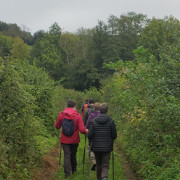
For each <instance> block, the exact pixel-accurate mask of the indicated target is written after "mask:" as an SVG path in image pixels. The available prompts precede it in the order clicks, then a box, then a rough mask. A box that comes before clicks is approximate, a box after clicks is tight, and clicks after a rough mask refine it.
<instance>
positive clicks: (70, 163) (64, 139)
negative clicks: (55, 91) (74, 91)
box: [55, 100, 88, 178]
mask: <svg viewBox="0 0 180 180" xmlns="http://www.w3.org/2000/svg"><path fill="white" fill-rule="evenodd" d="M75 106H76V103H75V101H73V100H69V101H68V102H67V108H65V109H64V111H63V112H61V113H60V114H59V116H58V118H57V120H56V123H55V127H56V129H60V128H61V127H62V131H61V139H60V142H61V145H62V147H63V151H64V172H65V176H66V178H70V175H71V172H72V173H74V172H75V171H76V166H77V158H76V152H77V148H78V145H79V142H80V137H79V131H80V132H81V133H82V134H87V132H88V130H87V129H85V127H84V124H83V121H82V117H81V115H80V114H79V113H78V112H77V111H76V109H75Z"/></svg>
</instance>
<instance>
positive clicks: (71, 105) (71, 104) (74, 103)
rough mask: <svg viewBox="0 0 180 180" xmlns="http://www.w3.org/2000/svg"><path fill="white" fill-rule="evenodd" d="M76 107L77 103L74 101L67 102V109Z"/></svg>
mask: <svg viewBox="0 0 180 180" xmlns="http://www.w3.org/2000/svg"><path fill="white" fill-rule="evenodd" d="M75 106H76V102H75V101H73V100H69V101H68V102H67V107H71V108H74V107H75Z"/></svg>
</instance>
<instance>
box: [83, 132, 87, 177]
mask: <svg viewBox="0 0 180 180" xmlns="http://www.w3.org/2000/svg"><path fill="white" fill-rule="evenodd" d="M85 154H86V134H85V145H84V152H83V174H84V164H85Z"/></svg>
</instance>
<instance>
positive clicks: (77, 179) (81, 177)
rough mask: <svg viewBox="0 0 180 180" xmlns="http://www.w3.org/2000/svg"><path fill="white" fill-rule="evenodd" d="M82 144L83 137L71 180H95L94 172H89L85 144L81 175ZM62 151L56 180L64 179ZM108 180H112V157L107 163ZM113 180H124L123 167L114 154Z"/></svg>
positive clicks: (83, 137) (83, 142)
mask: <svg viewBox="0 0 180 180" xmlns="http://www.w3.org/2000/svg"><path fill="white" fill-rule="evenodd" d="M84 144H85V136H84V135H81V142H80V144H79V147H78V151H77V164H78V165H77V172H76V173H74V174H72V175H71V178H70V179H71V180H95V179H96V171H91V170H90V168H91V166H92V164H90V162H89V158H88V146H87V142H86V156H85V166H84V171H85V173H84V174H83V163H82V162H83V152H84ZM63 161H64V160H63V151H62V159H61V166H60V170H59V171H58V172H57V177H58V179H60V180H62V179H65V175H64V168H63ZM108 179H109V180H112V179H113V176H112V156H111V159H110V163H109V173H108ZM114 179H116V180H118V179H121V180H126V178H125V176H124V172H123V167H122V165H121V163H120V160H119V156H118V154H117V153H116V152H114Z"/></svg>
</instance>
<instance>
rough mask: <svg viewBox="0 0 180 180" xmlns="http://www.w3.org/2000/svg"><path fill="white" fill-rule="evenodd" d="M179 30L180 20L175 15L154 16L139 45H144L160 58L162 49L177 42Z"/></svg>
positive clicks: (142, 34)
mask: <svg viewBox="0 0 180 180" xmlns="http://www.w3.org/2000/svg"><path fill="white" fill-rule="evenodd" d="M179 31H180V21H179V20H177V19H175V18H174V17H165V18H164V19H156V18H153V19H152V21H151V22H150V23H149V24H148V26H146V27H145V28H144V30H143V31H142V33H141V37H140V39H139V43H138V45H139V46H143V47H144V48H146V49H147V50H148V51H149V52H151V53H153V55H155V56H156V57H157V59H160V53H161V49H162V48H163V47H164V46H167V45H171V44H173V43H174V42H176V40H177V38H179Z"/></svg>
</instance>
